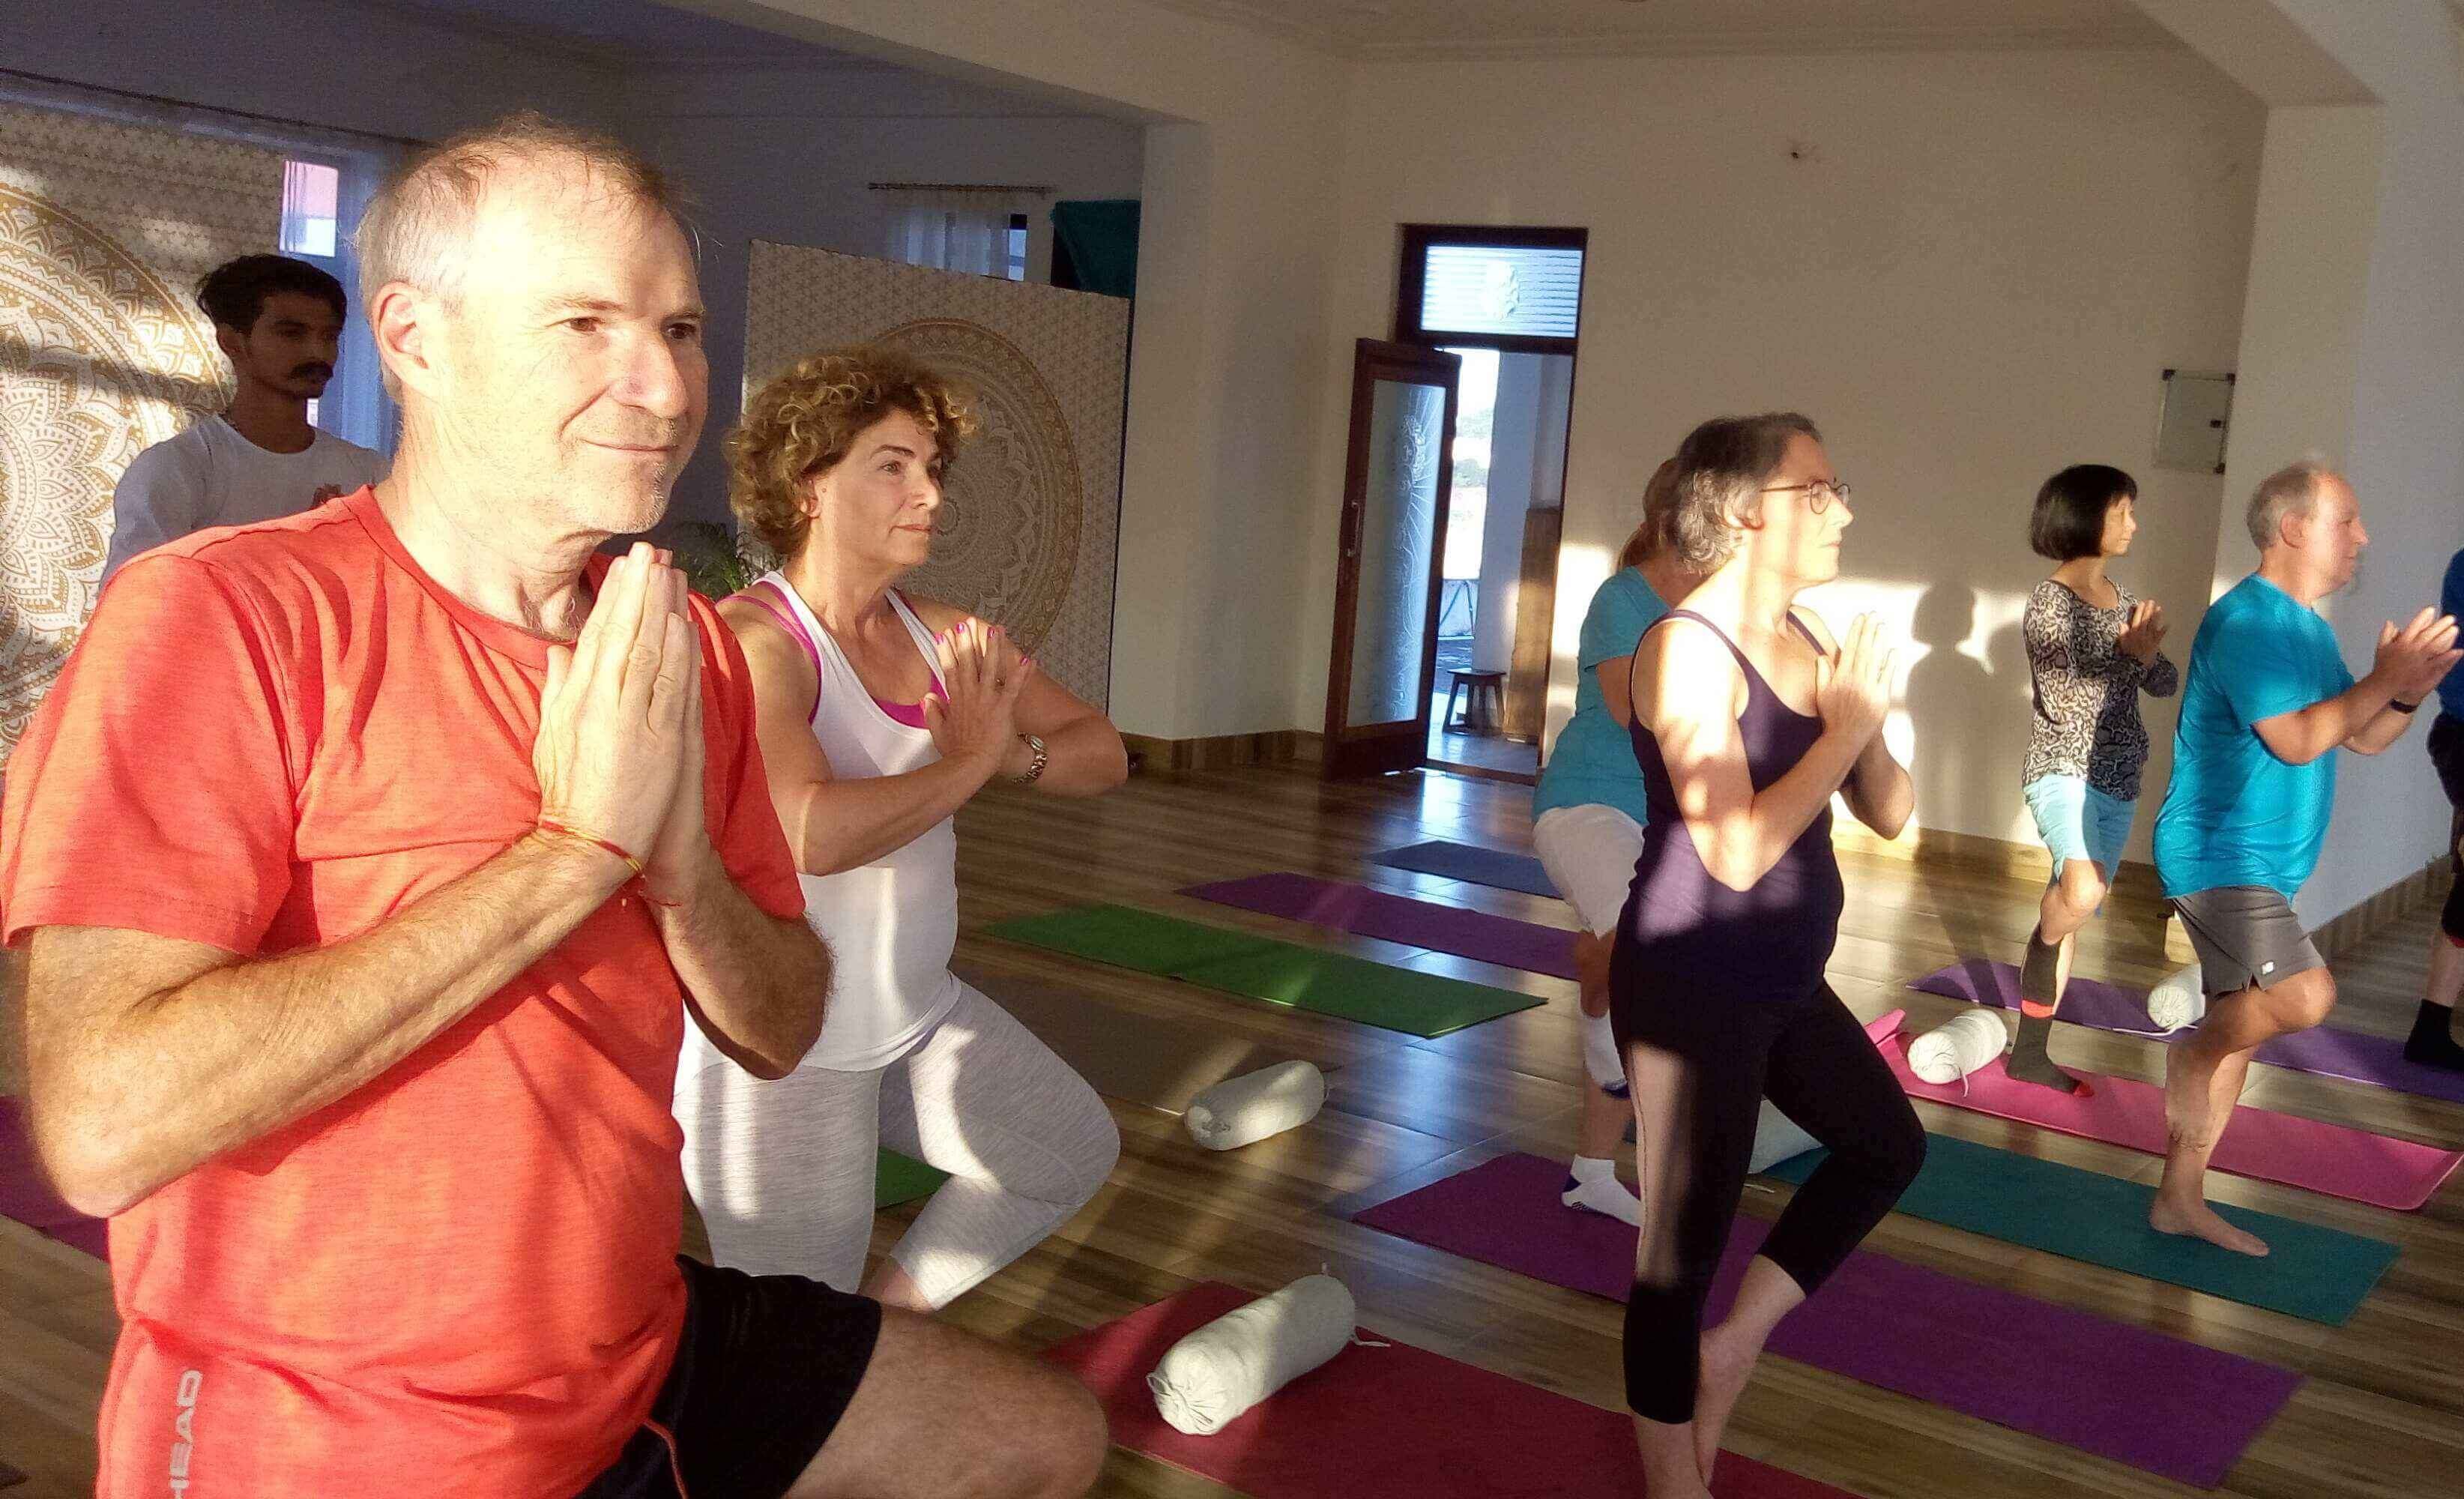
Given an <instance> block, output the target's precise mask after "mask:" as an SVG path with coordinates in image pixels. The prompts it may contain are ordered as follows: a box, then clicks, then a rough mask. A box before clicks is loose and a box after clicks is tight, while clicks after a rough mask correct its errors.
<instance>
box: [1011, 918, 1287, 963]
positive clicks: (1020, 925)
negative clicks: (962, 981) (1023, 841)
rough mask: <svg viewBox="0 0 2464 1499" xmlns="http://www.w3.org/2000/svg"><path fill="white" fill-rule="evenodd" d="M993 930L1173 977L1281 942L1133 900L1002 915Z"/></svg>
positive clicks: (1074, 955) (1030, 942) (1077, 955)
mask: <svg viewBox="0 0 2464 1499" xmlns="http://www.w3.org/2000/svg"><path fill="white" fill-rule="evenodd" d="M990 935H991V936H994V937H1003V938H1006V939H1007V940H1009V941H1012V942H1024V943H1027V944H1028V945H1030V946H1034V947H1048V948H1050V949H1052V950H1053V951H1054V952H1056V953H1067V954H1068V955H1069V956H1071V957H1072V958H1087V959H1093V960H1094V961H1096V962H1099V963H1111V965H1112V966H1113V967H1115V968H1133V969H1135V970H1137V971H1138V972H1139V973H1151V974H1155V975H1158V976H1160V977H1163V978H1168V979H1169V978H1177V977H1178V976H1179V974H1180V972H1181V971H1182V970H1183V969H1185V968H1188V967H1190V966H1192V965H1194V964H1197V963H1202V962H1208V961H1212V960H1214V959H1221V958H1232V957H1236V956H1238V955H1240V954H1243V953H1256V952H1261V951H1263V950H1265V949H1266V948H1268V947H1272V946H1275V945H1277V944H1275V943H1274V942H1272V941H1271V940H1269V939H1268V938H1265V937H1251V936H1249V935H1248V934H1247V933H1245V932H1227V931H1225V930H1224V929H1223V928H1221V927H1212V926H1201V925H1199V923H1198V922H1195V921H1183V920H1181V919H1179V918H1178V917H1177V916H1165V915H1156V914H1155V913H1154V912H1152V911H1140V910H1138V909H1137V908H1135V907H1133V906H1071V907H1069V908H1068V909H1067V910H1064V911H1053V912H1047V913H1045V915H1040V916H1019V917H1017V918H1015V919H1013V920H1009V921H1003V922H1001V924H1000V925H998V926H995V927H993V928H992V929H991V932H990Z"/></svg>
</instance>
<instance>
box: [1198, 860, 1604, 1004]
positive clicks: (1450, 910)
mask: <svg viewBox="0 0 2464 1499" xmlns="http://www.w3.org/2000/svg"><path fill="white" fill-rule="evenodd" d="M1181 893H1182V894H1184V895H1195V896H1197V897H1198V898H1199V899H1200V900H1211V901H1213V902H1215V903H1216V904H1217V905H1219V906H1233V907H1237V908H1239V909H1240V910H1243V911H1255V912H1258V913H1259V914H1261V915H1269V916H1281V917H1283V918H1284V919H1286V920H1287V921H1306V922H1308V923H1309V924H1310V925H1311V926H1322V927H1332V928H1333V929H1334V930H1336V931H1338V932H1349V933H1351V934H1352V935H1353V936H1354V937H1379V938H1382V939H1383V940H1386V941H1389V942H1400V943H1402V944H1403V945H1404V946H1406V947H1424V948H1427V949H1428V950H1429V951H1431V952H1433V953H1451V954H1453V955H1454V956H1455V957H1457V958H1469V959H1476V960H1478V961H1480V962H1485V963H1496V964H1497V965H1499V966H1500V967H1504V968H1521V969H1524V970H1525V971H1527V972H1529V973H1545V974H1553V975H1555V976H1556V977H1557V978H1560V979H1572V978H1573V977H1575V975H1574V934H1573V933H1572V932H1568V931H1563V930H1561V929H1559V928H1557V927H1552V926H1542V925H1541V924H1540V923H1538V922H1536V921H1517V920H1515V919H1514V918H1513V917H1511V916H1498V915H1489V914H1488V913H1487V912H1485V911H1465V910H1463V909H1462V908H1460V907H1457V906H1441V905H1439V904H1438V903H1436V902H1435V901H1428V900H1414V899H1413V898H1412V897H1411V896H1409V895H1396V894H1390V893H1387V892H1385V891H1382V890H1372V889H1370V888H1369V887H1368V886H1366V885H1349V884H1344V883H1342V882H1340V881H1336V880H1322V879H1318V878H1315V877H1314V876H1311V875H1308V874H1253V875H1251V876H1249V877H1248V878H1247V879H1238V880H1221V881H1219V882H1217V883H1215V884H1212V885H1192V886H1191V887H1189V888H1188V889H1187V890H1184V891H1182V892H1181Z"/></svg>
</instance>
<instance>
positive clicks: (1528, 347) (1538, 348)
mask: <svg viewBox="0 0 2464 1499" xmlns="http://www.w3.org/2000/svg"><path fill="white" fill-rule="evenodd" d="M1397 231H1398V232H1399V234H1400V237H1401V257H1402V259H1401V270H1400V272H1399V273H1398V274H1397V276H1396V278H1395V342H1397V343H1408V344H1416V345H1418V346H1419V347H1422V348H1431V349H1438V348H1444V347H1447V346H1449V345H1451V346H1453V347H1456V348H1476V349H1495V350H1497V351H1498V352H1499V353H1501V354H1562V355H1564V356H1566V361H1567V364H1566V430H1565V433H1564V437H1563V441H1564V443H1565V446H1566V452H1567V454H1568V455H1569V456H1570V457H1571V456H1572V454H1573V447H1574V397H1575V393H1576V391H1577V389H1578V388H1579V385H1578V382H1579V381H1580V379H1581V376H1582V369H1583V363H1582V353H1581V350H1580V348H1579V347H1578V344H1579V342H1580V339H1581V335H1582V323H1583V302H1584V299H1585V298H1586V297H1587V296H1588V295H1589V294H1590V291H1591V283H1592V261H1591V241H1592V231H1590V230H1589V229H1584V228H1577V227H1571V226H1569V227H1535V226H1525V225H1505V224H1402V225H1397ZM1432 245H1497V246H1503V247H1507V248H1512V249H1532V250H1575V251H1580V252H1582V254H1583V274H1582V278H1581V280H1580V281H1578V282H1577V283H1576V285H1575V290H1574V334H1575V336H1574V337H1573V338H1563V339H1561V338H1534V337H1527V336H1521V335H1514V334H1496V333H1449V332H1446V331H1445V330H1443V329H1437V330H1431V329H1425V328H1422V327H1421V326H1420V300H1421V297H1422V294H1423V293H1424V291H1425V290H1426V288H1427V275H1428V264H1429V247H1430V246H1432ZM1448 451H1449V452H1451V451H1452V450H1451V449H1449V450H1448ZM1571 468H1572V465H1571V464H1560V465H1559V466H1558V470H1557V508H1558V510H1559V511H1560V512H1561V513H1562V512H1563V511H1564V509H1565V505H1566V477H1567V474H1568V473H1569V471H1570V470H1571ZM1452 497H1453V492H1452V491H1451V489H1450V490H1449V491H1448V498H1449V500H1451V499H1452ZM1536 497H1537V496H1535V498H1536ZM1565 549H1566V542H1565V538H1564V534H1563V532H1562V530H1561V532H1560V534H1559V537H1558V540H1557V551H1558V554H1559V557H1560V558H1562V557H1563V555H1564V553H1565ZM1551 561H1552V562H1554V561H1556V559H1552V560H1551ZM1556 591H1557V568H1556V567H1555V566H1551V568H1550V570H1549V592H1550V604H1551V607H1550V610H1549V614H1548V619H1549V624H1548V633H1549V638H1548V640H1547V641H1545V642H1544V643H1543V644H1544V649H1546V650H1554V649H1555V644H1556V640H1555V637H1556V624H1557V621H1556V608H1555V603H1556ZM1519 638H1520V636H1519V632H1518V639H1519ZM1546 718H1547V716H1546V714H1545V713H1544V714H1543V716H1542V719H1543V723H1542V734H1543V738H1545V737H1546V733H1547V723H1546ZM1424 758H1425V757H1424ZM1431 762H1432V763H1435V764H1438V765H1441V766H1442V767H1443V768H1445V769H1447V770H1451V771H1457V772H1459V773H1462V774H1464V775H1474V776H1480V777H1482V778H1484V779H1486V780H1493V781H1520V782H1525V783H1531V782H1536V781H1537V780H1538V779H1539V777H1538V776H1537V775H1536V774H1534V775H1525V774H1523V773H1521V772H1519V771H1507V770H1489V769H1487V768H1485V767H1483V766H1477V765H1464V764H1460V763H1458V762H1456V761H1438V760H1434V759H1432V760H1431Z"/></svg>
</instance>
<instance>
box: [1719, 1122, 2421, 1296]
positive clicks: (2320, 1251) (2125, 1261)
mask: <svg viewBox="0 0 2464 1499" xmlns="http://www.w3.org/2000/svg"><path fill="white" fill-rule="evenodd" d="M1822 1157H1823V1153H1822V1152H1821V1151H1808V1152H1806V1153H1805V1154H1804V1155H1802V1156H1794V1157H1790V1158H1789V1159H1787V1160H1784V1161H1781V1162H1780V1163H1779V1164H1778V1165H1776V1166H1773V1167H1771V1170H1770V1171H1769V1172H1767V1173H1766V1175H1768V1176H1771V1177H1776V1178H1778V1179H1780V1180H1782V1181H1791V1182H1802V1181H1804V1180H1805V1179H1806V1178H1807V1177H1808V1176H1810V1175H1812V1174H1813V1171H1814V1168H1815V1165H1816V1164H1817V1163H1819V1162H1820V1161H1821V1159H1822ZM2154 1196H2155V1189H2154V1188H2152V1187H2148V1186H2145V1185H2143V1184H2141V1183H2139V1182H2136V1181H2124V1180H2123V1179H2121V1178H2119V1177H2108V1176H2105V1175H2104V1174H2102V1173H2101V1172H2095V1171H2082V1170H2080V1169H2079V1167H2077V1166H2065V1165H2063V1164H2061V1163H2060V1162H2058V1161H2051V1160H2039V1159H2037V1158H2036V1157H2034V1156H2022V1155H2018V1154H2016V1153H2014V1152H2012V1151H2007V1150H1996V1149H1994V1148H1993V1147H1992V1146H1990V1145H1978V1144H1975V1143H1973V1142H1971V1141H1969V1140H1961V1139H1953V1138H1951V1137H1950V1136H1948V1135H1928V1136H1926V1139H1925V1169H1924V1170H1923V1171H1922V1172H1919V1173H1918V1174H1917V1179H1916V1183H1915V1185H1913V1186H1911V1187H1909V1188H1908V1190H1907V1193H1906V1195H1905V1196H1903V1197H1902V1198H1901V1199H1900V1201H1899V1204H1898V1210H1899V1211H1900V1212H1903V1213H1906V1214H1908V1215H1909V1216H1910V1217H1912V1218H1922V1219H1925V1221H1926V1222H1928V1223H1946V1224H1948V1225H1949V1226H1950V1227H1953V1228H1964V1229H1966V1230H1968V1231H1969V1233H1974V1234H1982V1235H1984V1236H1985V1237H1986V1238H1988V1239H1998V1240H2000V1241H2002V1242H2003V1243H2004V1244H2015V1245H2020V1246H2021V1247H2022V1248H2029V1249H2042V1250H2044V1251H2045V1252H2046V1253H2048V1254H2058V1255H2060V1256H2062V1257H2063V1258H2065V1259H2071V1260H2079V1261H2081V1262H2082V1263H2085V1264H2088V1265H2101V1266H2103V1267H2105V1268H2108V1269H2116V1270H2123V1271H2125V1272H2127V1273H2129V1274H2132V1275H2139V1276H2144V1277H2145V1278H2146V1279H2148V1280H2155V1281H2163V1282H2165V1283H2166V1284H2167V1285H2171V1286H2181V1287H2185V1288H2187V1289H2189V1290H2203V1291H2206V1292H2208V1293H2209V1294H2210V1295H2214V1296H2222V1297H2224V1298H2225V1299H2227V1300H2228V1301H2238V1302H2241V1303H2243V1304H2245V1305H2247V1306H2253V1307H2264V1308H2266V1309H2267V1310H2268V1311H2271V1312H2285V1313H2286V1314H2288V1315H2291V1316H2297V1317H2304V1318H2307V1319H2308V1320H2310V1321H2313V1322H2324V1323H2326V1324H2328V1325H2329V1326H2331V1327H2341V1326H2343V1324H2344V1322H2345V1321H2346V1320H2347V1319H2349V1318H2350V1317H2351V1316H2352V1314H2353V1312H2355V1310H2357V1309H2358V1308H2359V1307H2360V1306H2361V1304H2362V1300H2363V1298H2364V1297H2365V1296H2367V1295H2368V1294H2369V1293H2370V1288H2371V1287H2373V1286H2375V1285H2377V1284H2378V1279H2379V1277H2380V1276H2381V1275H2383V1274H2385V1273H2386V1272H2387V1267H2388V1266H2390V1265H2392V1264H2394V1263H2395V1257H2396V1253H2397V1250H2396V1246H2395V1245H2391V1244H2388V1243H2386V1242H2385V1241H2383V1240H2378V1239H2365V1238H2363V1237H2362V1236H2361V1235H2359V1234H2348V1233H2345V1232H2343V1231H2342V1230H2340V1229H2335V1228H2321V1227H2320V1226H2319V1225H2317V1224H2315V1223H2300V1222H2298V1221H2296V1220H2294V1219H2290V1218H2279V1217H2277V1216H2276V1215H2275V1214H2273V1213H2261V1212H2255V1211H2253V1210H2252V1209H2249V1208H2241V1207H2226V1206H2218V1207H2217V1208H2216V1211H2217V1212H2218V1213H2221V1214H2222V1215H2224V1217H2226V1218H2227V1219H2229V1220H2231V1221H2232V1222H2233V1223H2235V1224H2238V1225H2239V1226H2241V1227H2243V1228H2246V1229H2248V1230H2250V1231H2251V1232H2252V1233H2255V1234H2256V1235H2258V1236H2259V1237H2260V1238H2262V1239H2264V1240H2266V1241H2267V1245H2268V1255H2267V1257H2266V1258H2265V1259H2252V1258H2250V1257H2249V1256H2247V1255H2240V1254H2235V1253H2233V1251H2232V1250H2230V1249H2220V1248H2218V1247H2216V1246H2215V1245H2211V1244H2206V1243H2203V1242H2201V1241H2199V1240H2196V1239H2189V1238H2179V1237H2175V1236H2173V1235H2170V1234H2160V1233H2158V1232H2156V1230H2154V1229H2152V1228H2150V1227H2148V1226H2147V1203H2148V1201H2149V1199H2151V1198H2153V1197H2154Z"/></svg>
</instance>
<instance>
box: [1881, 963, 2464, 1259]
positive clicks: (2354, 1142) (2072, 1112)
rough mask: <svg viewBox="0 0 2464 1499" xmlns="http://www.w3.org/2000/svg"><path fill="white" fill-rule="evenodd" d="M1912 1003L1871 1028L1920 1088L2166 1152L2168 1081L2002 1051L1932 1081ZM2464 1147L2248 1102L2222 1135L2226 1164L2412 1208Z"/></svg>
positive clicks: (1918, 1091)
mask: <svg viewBox="0 0 2464 1499" xmlns="http://www.w3.org/2000/svg"><path fill="white" fill-rule="evenodd" d="M1902 1019H1903V1015H1902V1012H1900V1011H1898V1010H1894V1011H1892V1012H1891V1013H1890V1014H1889V1015H1885V1016H1883V1017H1882V1018H1881V1020H1878V1021H1875V1022H1873V1023H1872V1024H1871V1025H1867V1026H1866V1027H1865V1029H1866V1031H1867V1032H1868V1033H1870V1034H1871V1035H1873V1037H1874V1038H1875V1040H1876V1041H1878V1042H1880V1043H1881V1047H1882V1057H1883V1060H1885V1061H1887V1062H1889V1063H1890V1064H1891V1070H1892V1071H1893V1072H1895V1073H1897V1074H1898V1075H1899V1079H1900V1086H1901V1087H1902V1088H1903V1089H1904V1090H1906V1091H1907V1094H1908V1096H1909V1097H1911V1098H1925V1099H1930V1100H1932V1101H1933V1102H1935V1103H1944V1104H1948V1105H1950V1106H1951V1107H1952V1108H1954V1109H1971V1110H1974V1111H1975V1112H1976V1113H1989V1114H1991V1115H1993V1116H1994V1117H1995V1118H1997V1119H2016V1120H2018V1121H2019V1122H2021V1123H2023V1124H2037V1125H2042V1126H2044V1127H2045V1128H2046V1129H2049V1130H2055V1131H2058V1132H2059V1133H2061V1134H2063V1135H2079V1136H2080V1137H2081V1138H2083V1139H2091V1140H2102V1141H2104V1142H2105V1143H2107V1144H2109V1145H2126V1146H2128V1147H2129V1148H2130V1149H2132V1150H2142V1151H2145V1152H2146V1153H2147V1154H2149V1155H2151V1156H2162V1155H2164V1154H2165V1090H2163V1089H2162V1088H2159V1087H2157V1086H2156V1085H2155V1084H2153V1083H2143V1082H2139V1081H2137V1080H2136V1079H2134V1078H2127V1077H2098V1078H2095V1079H2093V1083H2094V1086H2095V1088H2096V1092H2095V1094H2094V1096H2092V1097H2084V1098H2083V1097H2080V1096H2079V1095H2078V1094H2076V1093H2058V1092H2056V1091H2053V1090H2052V1089H2050V1088H2039V1087H2037V1086H2036V1085H2035V1084H2034V1083H2021V1082H2015V1081H2013V1079H2012V1077H2011V1075H2010V1074H2009V1073H2008V1072H2005V1071H2004V1070H2003V1069H2002V1061H2001V1059H2000V1058H1999V1057H1997V1058H1995V1059H1994V1060H1993V1061H1991V1062H1990V1063H1988V1064H1986V1066H1985V1068H1984V1069H1983V1070H1981V1071H1976V1072H1971V1073H1969V1075H1968V1077H1967V1078H1966V1079H1965V1080H1964V1081H1963V1082H1958V1083H1928V1082H1925V1081H1924V1080H1923V1079H1921V1078H1919V1077H1918V1076H1917V1075H1916V1074H1915V1073H1914V1072H1911V1071H1909V1070H1908V1043H1909V1042H1910V1041H1912V1040H1913V1039H1914V1038H1913V1037H1912V1036H1908V1035H1904V1034H1903V1035H1897V1036H1894V1035H1893V1032H1894V1031H1896V1030H1898V1029H1899V1028H1900V1025H1901V1021H1902ZM2459 1161H2464V1154H2459V1153H2457V1152H2455V1151H2450V1150H2440V1149H2438V1148H2437V1147H2436V1146H2434V1145H2416V1144H2414V1143H2412V1142H2411V1141H2409V1140H2398V1139H2389V1138H2388V1137H2387V1136H2386V1135H2372V1134H2370V1133H2369V1132H2368V1131H2366V1130H2354V1129H2347V1128H2345V1127H2344V1126H2343V1125H2341V1124H2324V1123H2321V1122H2320V1121H2319V1120H2317V1119H2304V1118H2301V1117H2299V1115H2296V1114H2290V1113H2269V1112H2268V1111H2267V1110H2265V1109H2254V1108H2252V1107H2250V1106H2249V1105H2248V1104H2244V1105H2242V1106H2241V1107H2240V1108H2238V1109H2235V1110H2234V1111H2233V1120H2232V1122H2230V1123H2229V1124H2227V1125H2226V1126H2225V1133H2224V1137H2223V1138H2222V1139H2220V1140H2218V1141H2217V1142H2216V1154H2215V1158H2214V1160H2213V1161H2212V1162H2211V1164H2213V1165H2214V1167H2215V1169H2217V1170H2218V1171H2230V1172H2232V1173H2233V1175H2235V1176H2237V1177H2252V1178H2255V1179H2258V1180H2260V1181H2279V1182H2282V1183H2283V1184H2284V1185H2286V1186H2289V1187H2301V1188H2304V1189H2305V1190H2308V1191H2312V1192H2319V1193H2323V1194H2324V1195H2326V1196H2328V1197H2341V1198H2343V1199H2344V1200H2346V1201H2353V1202H2367V1203H2369V1204H2370V1205H2371V1206H2372V1207H2392V1208H2396V1209H2399V1210H2401V1211H2407V1212H2409V1211H2410V1210H2412V1209H2414V1208H2417V1207H2419V1206H2421V1204H2422V1203H2424V1202H2427V1201H2430V1195H2431V1193H2433V1192H2435V1191H2437V1190H2438V1186H2439V1183H2440V1182H2442V1181H2445V1180H2446V1179H2447V1178H2448V1176H2449V1174H2450V1173H2452V1172H2453V1171H2454V1169H2455V1167H2456V1164H2457V1163H2458V1162H2459Z"/></svg>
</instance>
